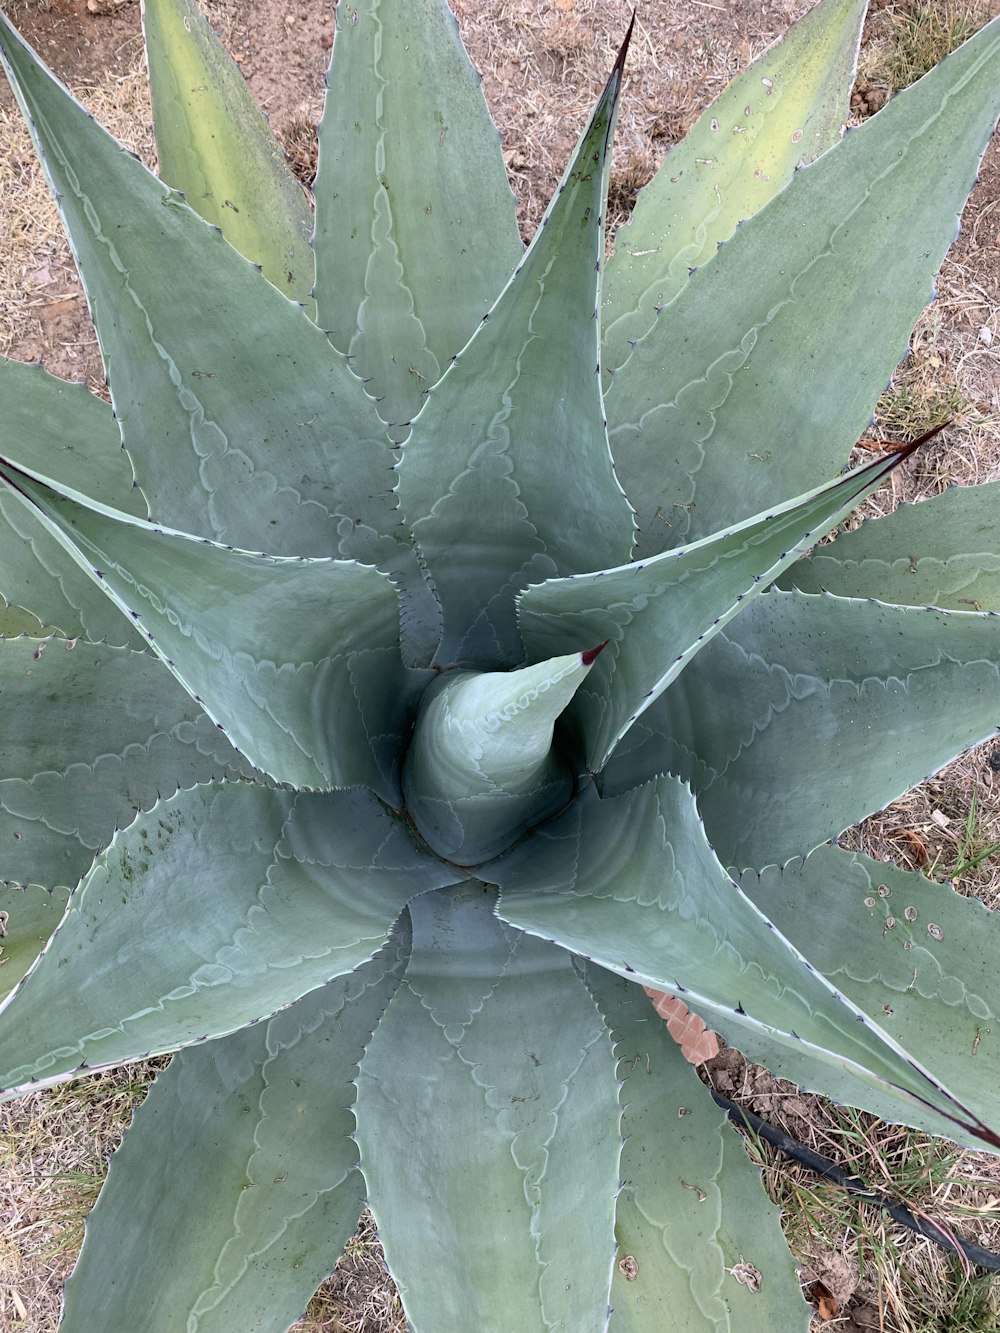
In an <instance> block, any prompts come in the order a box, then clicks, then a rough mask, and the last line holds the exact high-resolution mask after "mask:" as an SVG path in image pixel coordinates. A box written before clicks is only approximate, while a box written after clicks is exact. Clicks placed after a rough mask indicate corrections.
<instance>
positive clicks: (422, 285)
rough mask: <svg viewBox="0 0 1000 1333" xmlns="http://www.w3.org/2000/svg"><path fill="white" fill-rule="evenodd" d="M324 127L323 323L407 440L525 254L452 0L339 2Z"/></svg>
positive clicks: (320, 209) (319, 271)
mask: <svg viewBox="0 0 1000 1333" xmlns="http://www.w3.org/2000/svg"><path fill="white" fill-rule="evenodd" d="M336 20H337V32H336V41H335V43H334V48H333V62H332V64H331V67H330V75H329V79H328V83H329V92H328V94H327V101H326V109H325V112H324V115H323V120H322V123H321V125H320V129H319V168H318V172H317V178H316V185H315V195H316V236H315V247H316V299H317V303H318V307H319V323H320V327H321V328H323V329H326V330H327V331H328V333H329V336H330V338H331V340H332V342H333V344H334V346H335V347H338V348H340V350H341V351H342V352H347V353H349V354H350V358H351V365H352V367H353V368H354V369H355V370H356V371H357V373H358V374H359V375H361V377H362V378H363V379H364V380H365V382H366V384H367V386H368V389H369V391H370V392H371V393H373V394H374V395H375V396H376V397H377V399H378V408H379V412H380V414H381V415H382V418H383V420H385V421H388V422H391V423H393V426H394V431H393V434H394V436H396V437H397V438H401V437H402V435H403V434H405V423H407V422H409V420H410V419H411V418H412V417H413V416H415V415H416V413H417V411H418V410H419V407H420V403H421V401H422V398H423V394H424V392H425V391H426V390H427V389H429V388H430V386H431V385H432V384H433V383H434V382H435V381H436V380H437V379H439V378H440V376H441V375H442V373H443V372H444V371H445V370H446V369H447V367H448V363H449V361H450V360H451V358H452V357H453V356H454V355H455V354H456V353H457V352H458V351H460V350H461V348H462V347H463V346H464V345H465V343H466V342H467V341H468V339H469V338H470V337H471V336H472V334H473V333H474V332H475V329H476V325H477V324H478V322H479V321H480V320H481V319H482V317H483V315H485V314H486V312H487V310H488V309H489V308H490V306H491V305H492V304H493V302H494V301H495V300H496V297H497V294H498V293H499V291H500V290H501V288H502V287H503V286H504V284H505V283H506V281H507V279H508V278H509V277H510V274H511V272H512V271H513V269H514V267H515V266H516V264H517V262H518V260H519V259H520V258H521V253H522V249H521V240H520V237H519V235H518V230H517V221H516V218H515V215H514V198H513V195H512V194H511V191H510V186H509V185H508V184H507V173H506V170H505V169H504V163H503V157H502V156H501V152H500V136H499V134H498V133H497V130H496V127H495V126H494V124H493V122H492V120H491V119H490V114H489V111H488V110H487V108H486V102H485V100H484V99H483V94H482V89H481V82H482V81H481V79H480V77H479V75H478V73H477V72H476V71H475V70H474V69H473V67H472V65H471V63H470V61H469V58H468V56H467V55H466V54H465V50H464V49H463V47H462V43H461V39H460V38H459V34H458V25H457V24H456V22H455V18H454V16H453V15H452V13H451V11H450V10H449V9H448V7H447V5H446V4H445V2H444V0H358V2H357V3H355V4H352V5H351V6H347V5H342V6H340V7H339V8H337V10H336Z"/></svg>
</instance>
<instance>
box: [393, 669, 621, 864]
mask: <svg viewBox="0 0 1000 1333" xmlns="http://www.w3.org/2000/svg"><path fill="white" fill-rule="evenodd" d="M603 646H604V645H603V644H602V645H601V647H603ZM600 651H601V648H600V647H599V648H592V649H590V650H589V651H587V652H585V653H569V654H567V655H566V656H565V657H553V658H550V659H549V660H548V661H546V662H540V663H538V664H537V665H536V666H529V667H522V668H521V669H520V670H518V671H449V672H446V673H445V674H444V675H442V676H441V677H440V678H439V679H438V680H437V681H435V682H434V684H433V685H431V686H430V688H429V689H428V691H427V693H426V694H425V696H424V699H423V701H422V703H421V705H420V712H419V713H418V715H417V721H416V724H415V726H414V730H413V740H412V743H411V745H410V749H409V753H408V755H407V759H406V764H405V766H404V769H403V795H404V798H405V800H406V806H407V809H408V811H409V813H410V817H411V819H412V820H413V822H414V824H415V825H416V827H417V829H418V830H419V832H420V834H421V836H422V837H423V838H424V840H425V842H426V843H427V844H428V846H429V847H431V848H432V849H433V850H434V851H435V852H436V853H437V854H438V855H439V856H442V857H444V858H445V859H446V860H448V861H452V862H454V863H455V864H457V865H462V866H473V865H479V864H480V863H481V862H483V861H488V860H489V859H490V858H491V857H494V856H498V855H499V854H500V852H502V851H504V850H505V849H506V848H507V847H509V846H510V845H511V843H512V842H514V841H515V840H516V839H517V838H518V837H519V836H520V835H521V834H522V833H523V832H524V831H525V830H526V829H529V828H532V827H534V825H536V824H539V823H541V821H542V820H544V819H547V818H548V817H549V816H550V815H553V814H555V813H556V811H557V810H560V809H562V807H563V806H564V805H565V804H566V803H567V801H569V800H570V798H571V797H572V795H573V792H574V789H575V782H576V777H575V774H574V772H573V770H572V768H571V767H570V765H569V764H568V763H567V761H566V759H565V758H564V757H563V756H562V755H561V754H560V753H559V751H558V749H557V748H556V747H555V744H554V740H553V733H554V728H555V723H556V719H557V718H558V717H559V715H560V713H562V712H563V710H564V709H565V708H566V706H567V705H568V704H569V702H570V700H571V699H572V698H573V695H574V694H575V693H576V691H577V688H578V687H579V685H580V683H581V681H583V679H584V677H585V676H586V675H587V673H588V672H589V670H590V668H591V666H592V665H593V662H594V659H595V658H596V657H597V654H598V653H599V652H600Z"/></svg>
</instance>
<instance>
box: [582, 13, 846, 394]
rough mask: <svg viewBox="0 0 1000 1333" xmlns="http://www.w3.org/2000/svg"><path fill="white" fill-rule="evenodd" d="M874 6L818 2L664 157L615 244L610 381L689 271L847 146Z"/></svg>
mask: <svg viewBox="0 0 1000 1333" xmlns="http://www.w3.org/2000/svg"><path fill="white" fill-rule="evenodd" d="M867 7H868V4H867V0H821V3H819V4H817V5H816V6H815V8H814V9H811V10H809V12H808V13H807V14H806V15H805V16H804V17H803V18H801V19H799V21H798V23H794V24H793V25H792V26H791V27H790V28H789V29H788V31H787V32H786V33H785V35H784V36H783V37H782V38H781V39H780V40H779V41H778V42H776V43H775V44H774V45H773V46H770V47H768V49H767V50H766V51H765V52H764V53H763V54H762V55H760V56H758V57H757V59H756V60H755V61H754V62H753V63H752V64H751V65H750V66H749V67H748V68H747V69H745V70H744V71H743V73H742V74H739V75H738V76H737V77H736V78H735V79H734V80H733V81H732V83H731V84H730V85H729V87H728V88H727V89H726V91H725V92H724V93H723V94H722V96H721V97H720V98H719V99H718V100H717V101H716V102H715V103H714V104H713V105H712V106H710V107H709V108H708V110H706V111H705V112H704V113H703V114H702V115H701V117H700V118H699V120H698V121H697V123H696V124H695V125H694V127H693V128H692V129H691V130H690V131H689V133H688V134H687V135H686V136H685V137H684V139H683V140H682V141H681V142H680V143H679V144H677V146H676V147H674V148H671V149H670V151H669V152H668V154H667V157H666V160H665V161H664V162H663V164H662V166H661V167H660V169H659V171H658V172H657V173H656V175H655V176H654V177H653V179H652V181H651V182H650V183H649V185H647V186H646V187H645V189H643V190H642V191H640V193H639V197H638V199H637V200H636V205H635V210H634V211H633V213H632V216H631V218H630V220H629V221H628V223H626V225H625V226H624V227H622V228H620V229H619V231H618V233H617V235H616V236H615V253H614V256H613V258H612V259H611V262H610V263H609V264H608V273H607V280H606V293H605V297H604V306H603V317H604V335H603V339H602V348H601V353H602V356H601V360H602V369H603V370H604V372H605V377H606V380H605V382H606V383H607V378H608V377H609V376H610V375H612V374H614V372H615V371H616V370H618V368H619V367H620V366H621V365H622V364H623V363H624V362H625V361H627V360H628V358H629V356H630V355H631V353H632V348H633V346H634V345H635V343H636V342H638V341H639V340H641V339H642V338H644V337H645V336H646V335H647V334H648V333H649V332H650V330H651V329H652V327H653V325H654V324H655V323H656V320H657V315H658V312H659V310H661V309H662V308H663V307H664V306H665V305H667V304H668V303H669V302H670V301H672V300H673V298H674V297H675V296H676V295H677V293H678V292H679V291H680V290H681V288H682V287H683V286H684V285H685V284H686V283H687V281H688V278H689V276H690V273H691V270H693V269H695V268H699V267H701V266H702V265H704V264H707V263H709V262H710V261H711V260H712V259H714V257H715V253H716V249H717V248H718V246H719V245H720V244H721V243H722V242H723V241H727V240H728V239H729V237H730V236H731V235H732V234H733V232H734V231H735V230H736V228H737V226H738V225H739V223H740V222H742V221H743V220H744V218H748V217H751V216H752V215H753V214H754V213H756V212H758V211H759V210H760V209H761V208H763V206H764V205H765V204H766V203H767V202H768V201H769V200H770V199H772V198H773V197H774V195H776V194H777V193H778V191H779V190H781V189H783V188H784V186H785V185H786V184H787V183H788V181H789V180H790V179H791V176H792V173H793V171H794V170H795V168H796V167H797V166H798V165H799V164H800V163H802V162H811V161H812V160H813V159H814V158H815V157H817V156H818V155H819V154H820V153H823V152H825V151H826V150H827V149H828V148H829V147H831V145H833V144H835V143H837V142H838V140H839V139H840V135H841V132H842V130H843V127H844V124H845V122H846V120H847V118H848V115H849V114H850V107H849V101H850V93H851V85H852V84H853V82H854V69H855V65H856V63H857V55H858V43H859V41H860V38H861V24H862V21H863V19H864V16H865V10H866V9H867Z"/></svg>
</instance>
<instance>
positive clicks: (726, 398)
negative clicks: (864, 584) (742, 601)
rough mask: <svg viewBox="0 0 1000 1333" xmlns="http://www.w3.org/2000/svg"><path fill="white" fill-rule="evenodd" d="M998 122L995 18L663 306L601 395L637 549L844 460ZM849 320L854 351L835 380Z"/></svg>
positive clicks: (805, 175)
mask: <svg viewBox="0 0 1000 1333" xmlns="http://www.w3.org/2000/svg"><path fill="white" fill-rule="evenodd" d="M998 114H1000V19H996V20H994V21H993V22H992V23H990V24H988V25H987V26H986V27H985V28H983V29H982V31H981V32H979V33H978V34H977V35H976V36H975V37H973V38H971V39H970V40H969V41H968V42H966V43H965V45H964V46H962V47H961V48H960V49H959V50H958V51H956V52H955V53H954V54H953V55H950V56H949V57H948V58H947V59H946V60H944V61H942V62H941V64H940V65H938V66H937V68H935V69H933V70H932V71H931V72H930V73H929V74H928V75H926V76H925V77H924V78H923V79H921V80H920V82H919V83H916V84H914V85H913V86H912V87H910V88H907V89H906V90H905V91H904V92H901V93H900V94H899V95H898V96H896V97H894V98H893V99H892V100H891V101H890V102H889V103H888V105H887V106H886V107H884V108H883V110H882V111H880V112H879V113H878V115H876V116H872V117H871V119H870V120H868V121H866V122H865V123H864V124H863V125H861V126H859V127H858V128H857V129H854V130H852V131H851V132H850V133H849V134H848V135H847V136H846V137H845V138H844V140H843V141H842V142H841V143H840V144H838V145H837V146H836V147H835V148H833V149H831V150H830V151H829V152H828V153H826V154H825V155H824V156H823V157H821V158H819V159H818V161H816V162H814V163H812V164H811V165H810V166H808V167H805V168H804V169H803V170H801V171H799V172H796V174H795V176H794V178H793V179H792V181H791V183H790V184H789V185H788V186H787V187H786V188H785V189H784V190H783V191H782V192H781V193H780V194H779V195H777V196H776V197H775V198H774V199H773V200H772V201H771V202H770V203H769V204H768V205H766V207H765V208H763V209H762V210H761V211H760V212H759V213H757V214H756V215H755V216H754V217H752V218H750V219H748V220H747V221H746V222H745V223H744V224H743V225H742V226H741V227H740V228H738V230H737V231H736V233H735V234H734V235H733V237H732V238H731V240H729V241H727V242H726V244H725V245H724V246H723V247H722V249H721V250H720V251H719V253H718V255H717V256H716V257H715V258H714V259H713V260H712V262H711V263H710V264H707V265H705V267H704V268H702V269H699V270H698V272H697V273H695V274H694V275H692V277H691V280H690V281H689V282H688V283H687V285H686V286H685V287H684V288H683V289H682V290H681V292H680V293H679V295H678V296H677V297H676V298H675V299H674V300H673V301H672V302H671V303H670V304H669V305H667V306H665V307H664V309H663V311H662V313H661V314H660V316H659V318H658V319H657V321H656V324H655V325H654V327H653V329H652V330H651V332H650V333H649V334H648V335H646V337H644V338H643V339H641V340H640V341H639V343H638V344H637V345H636V348H635V351H634V352H633V353H632V355H631V356H630V357H629V359H628V361H627V362H626V363H625V365H624V366H622V368H621V370H620V371H619V372H618V374H617V375H615V377H614V379H613V380H612V381H611V385H610V387H609V389H608V393H607V398H606V408H607V415H608V424H609V430H610V438H611V447H612V450H613V452H614V455H615V460H616V464H617V468H618V474H619V476H620V477H621V479H622V484H623V485H624V487H625V490H626V492H627V493H628V494H629V496H630V497H631V498H632V499H633V502H634V503H635V505H636V506H637V509H638V513H639V530H640V539H639V551H640V554H642V555H650V554H653V553H655V552H657V551H662V550H664V549H666V548H667V547H671V546H676V545H679V544H680V543H681V542H683V541H685V540H690V539H693V538H696V537H701V536H705V535H706V534H708V533H711V532H714V531H716V530H717V529H719V528H721V527H724V526H726V525H727V524H731V523H733V522H735V521H738V520H739V519H741V518H743V517H744V516H745V515H747V514H752V513H755V512H757V511H758V510H761V509H763V508H764V506H765V505H768V504H773V503H774V501H775V500H776V499H782V498H784V497H786V496H789V495H795V494H796V493H798V492H799V491H802V490H804V489H805V488H806V487H807V486H809V485H811V484H812V483H813V481H814V479H815V478H816V476H817V475H819V476H824V475H827V476H828V475H830V474H831V473H832V472H834V471H835V470H836V469H837V468H838V467H839V466H840V465H841V463H842V462H843V461H844V460H845V458H846V456H847V452H848V450H849V449H850V447H851V445H852V444H853V443H854V441H855V440H856V439H857V438H858V436H859V435H860V434H861V431H862V430H863V429H864V427H865V425H866V424H867V422H868V420H869V418H870V416H871V412H872V408H873V407H874V404H875V400H876V399H877V397H878V395H879V394H880V393H881V391H882V389H883V388H884V387H885V385H886V383H887V382H888V380H889V376H890V374H891V372H892V369H893V367H894V366H895V365H896V363H897V362H898V361H899V359H900V358H901V357H902V356H903V354H904V353H905V351H906V340H907V337H908V335H909V332H910V330H911V328H912V327H913V325H914V323H915V321H916V319H917V316H918V315H919V314H920V311H921V310H922V309H923V307H924V306H925V305H926V304H927V301H928V300H929V299H930V296H931V291H932V281H933V277H934V274H935V273H936V271H937V269H938V266H939V265H940V263H941V260H942V259H943V258H944V254H945V251H946V249H947V247H948V245H949V244H950V243H951V241H952V240H953V239H954V236H955V230H956V227H957V219H958V214H959V213H960V211H961V208H962V205H963V203H964V202H965V199H966V197H967V196H968V194H969V191H970V190H971V188H972V185H973V182H974V180H975V176H976V170H977V168H978V165H979V161H980V158H981V157H982V154H983V150H984V148H985V146H986V143H987V141H988V139H989V136H990V134H991V132H992V130H993V127H994V125H995V124H996V120H997V116H998ZM747 275H753V277H754V281H747ZM845 292H850V300H845V299H844V293H845ZM859 328H863V329H864V330H865V355H864V357H863V358H862V359H860V360H858V362H857V365H856V367H854V368H853V369H852V373H851V374H849V375H845V374H844V373H843V370H842V361H843V357H844V349H845V348H848V347H851V346H852V345H853V343H854V341H855V340H856V335H857V330H858V329H859Z"/></svg>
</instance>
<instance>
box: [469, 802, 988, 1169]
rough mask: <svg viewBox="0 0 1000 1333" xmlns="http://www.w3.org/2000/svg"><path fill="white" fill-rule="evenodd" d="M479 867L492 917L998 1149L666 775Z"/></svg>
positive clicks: (578, 806) (582, 805) (942, 1128)
mask: <svg viewBox="0 0 1000 1333" xmlns="http://www.w3.org/2000/svg"><path fill="white" fill-rule="evenodd" d="M480 874H481V875H482V877H483V878H484V879H486V880H488V881H492V882H496V883H499V885H500V887H501V890H502V893H501V898H500V905H499V908H498V913H499V916H500V918H501V920H503V921H509V922H510V923H511V924H512V925H516V926H517V927H518V928H519V929H521V930H527V931H530V932H531V933H532V934H534V935H538V936H540V937H541V938H543V939H547V940H552V941H553V942H554V943H556V944H560V945H562V947H563V948H564V949H570V950H572V951H573V952H574V953H578V954H581V955H582V956H583V957H585V958H589V959H591V960H593V962H595V963H598V964H600V965H601V966H602V967H607V968H610V969H611V970H612V971H614V972H617V973H618V974H619V975H621V976H625V977H627V978H628V979H630V980H634V981H638V982H640V983H641V984H642V985H645V986H652V987H655V988H656V989H657V990H663V991H667V992H669V993H670V994H673V995H678V996H680V998H681V999H683V1001H684V1003H685V1004H686V1005H688V1006H689V1008H691V1009H693V1010H694V1011H695V1012H696V1013H698V1014H700V1015H701V1017H702V1018H704V1020H705V1022H706V1023H707V1024H709V1026H711V1027H715V1026H716V1018H718V1019H719V1022H720V1023H721V1022H725V1024H726V1028H725V1029H724V1030H725V1031H727V1032H730V1033H732V1034H734V1035H733V1037H732V1040H733V1041H734V1042H735V1044H737V1045H742V1036H740V1037H739V1038H737V1036H736V1035H735V1034H742V1031H743V1029H744V1028H745V1029H746V1031H747V1033H748V1034H749V1036H750V1039H751V1040H756V1039H763V1040H767V1041H770V1042H772V1043H774V1044H775V1045H776V1046H778V1047H780V1048H781V1049H785V1048H788V1049H789V1050H791V1051H793V1052H797V1051H799V1050H800V1049H801V1050H804V1051H805V1052H806V1053H807V1054H808V1055H809V1056H810V1057H811V1058H812V1059H813V1060H814V1061H817V1062H819V1063H821V1064H824V1065H829V1066H830V1068H831V1069H832V1070H833V1071H834V1077H836V1076H837V1071H840V1070H847V1072H848V1073H849V1074H850V1075H851V1076H852V1077H853V1078H856V1079H858V1080H861V1081H863V1082H865V1083H867V1084H868V1085H870V1086H871V1087H873V1088H875V1089H876V1090H886V1091H889V1092H892V1093H893V1094H896V1095H898V1096H899V1097H900V1098H902V1099H903V1100H906V1101H908V1102H910V1103H912V1105H913V1107H914V1108H915V1109H916V1110H918V1111H919V1112H920V1114H921V1115H923V1116H924V1117H925V1118H926V1119H927V1120H928V1121H929V1122H932V1123H934V1124H935V1126H936V1132H937V1133H943V1134H948V1133H949V1132H951V1130H952V1128H953V1127H954V1128H961V1129H963V1130H964V1131H965V1132H966V1133H968V1134H972V1135H975V1136H976V1137H978V1138H980V1139H982V1140H983V1141H984V1142H986V1143H989V1144H991V1145H993V1146H994V1147H996V1146H1000V1133H998V1128H1000V1118H998V1117H997V1116H994V1117H993V1126H991V1125H990V1124H989V1123H986V1124H984V1123H983V1122H982V1121H980V1120H979V1119H978V1118H977V1117H976V1115H975V1112H974V1111H973V1110H970V1109H969V1108H968V1107H967V1106H966V1105H965V1104H964V1103H963V1102H962V1101H961V1100H960V1099H959V1098H958V1097H957V1096H956V1095H955V1094H953V1093H952V1092H951V1091H950V1090H949V1089H948V1088H947V1087H946V1086H944V1085H943V1084H942V1083H941V1081H940V1079H939V1078H938V1077H937V1072H936V1071H928V1070H926V1069H925V1068H924V1067H922V1066H921V1065H920V1064H918V1063H917V1061H916V1060H915V1059H914V1058H913V1056H912V1055H911V1054H910V1053H909V1052H908V1051H905V1050H904V1049H903V1048H902V1047H901V1046H900V1045H899V1044H898V1043H897V1042H895V1041H894V1040H893V1039H892V1038H891V1037H890V1036H888V1034H887V1032H886V1030H885V1028H884V1026H883V1025H881V1024H877V1023H876V1022H875V1021H874V1020H870V1019H868V1018H865V1017H863V1015H861V1013H860V1011H859V1010H858V1009H857V1008H856V1007H855V1006H854V1005H852V1004H851V1003H850V1002H849V1001H848V1000H846V999H845V998H843V996H842V995H841V994H839V993H838V991H837V990H836V989H835V988H834V986H833V985H831V984H830V982H829V981H827V980H826V979H825V978H824V977H823V976H821V975H820V973H819V972H817V971H816V970H815V969H814V968H813V967H812V965H811V963H810V962H809V961H808V960H807V958H806V957H804V956H803V954H802V953H800V952H799V951H798V950H796V949H795V948H794V947H793V946H792V945H791V944H789V942H788V941H787V940H786V939H785V938H784V937H783V936H782V935H780V934H779V933H778V931H777V930H776V929H775V927H774V925H773V924H772V923H771V922H770V921H769V920H768V919H767V917H765V916H764V915H763V913H761V912H760V911H759V909H758V908H757V907H756V906H755V905H754V904H753V903H752V902H751V901H750V900H749V899H748V898H747V897H746V896H745V895H744V894H742V893H741V892H740V890H739V889H738V888H737V887H736V885H735V884H734V883H733V882H732V880H730V878H729V877H728V875H727V874H726V873H725V871H724V870H723V869H722V866H721V865H720V864H719V862H718V860H717V858H716V856H715V853H714V852H713V850H712V848H711V847H710V845H709V843H708V840H707V839H706V837H705V832H704V829H703V827H702V824H701V821H700V817H699V815H698V809H697V806H696V804H695V800H694V797H693V796H692V794H691V792H690V790H689V789H688V788H687V787H686V786H684V785H683V784H682V783H680V782H679V781H677V779H675V778H660V779H658V780H657V781H656V782H654V783H650V784H649V785H648V786H646V787H641V788H638V789H637V790H636V791H633V792H629V793H628V794H627V795H625V796H619V797H616V798H614V799H613V800H603V801H602V800H598V799H597V797H596V794H595V793H593V791H592V792H591V794H590V796H589V798H583V797H581V798H578V799H577V801H576V803H575V804H574V806H573V807H571V809H570V810H569V812H568V813H567V814H566V815H564V816H562V817H561V818H560V819H558V820H555V821H552V822H550V823H549V824H546V825H545V826H543V828H541V829H539V830H537V831H536V832H535V833H533V834H532V835H531V836H530V837H529V838H527V839H526V840H525V841H524V842H522V843H521V844H520V846H519V847H517V848H515V849H514V850H513V851H512V852H510V853H508V854H507V855H506V856H504V857H501V858H500V859H499V860H497V861H495V862H493V863H492V864H491V865H489V866H486V867H483V868H482V869H481V870H480ZM720 1030H723V1029H720Z"/></svg>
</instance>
